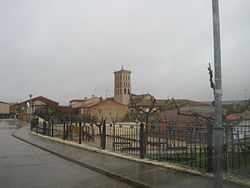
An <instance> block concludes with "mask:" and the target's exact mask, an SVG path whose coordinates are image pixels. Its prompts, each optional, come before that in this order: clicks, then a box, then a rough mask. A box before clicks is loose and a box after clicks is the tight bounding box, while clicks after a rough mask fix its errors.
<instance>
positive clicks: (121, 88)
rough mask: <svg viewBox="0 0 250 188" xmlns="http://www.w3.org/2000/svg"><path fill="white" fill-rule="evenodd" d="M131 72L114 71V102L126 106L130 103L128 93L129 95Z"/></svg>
mask: <svg viewBox="0 0 250 188" xmlns="http://www.w3.org/2000/svg"><path fill="white" fill-rule="evenodd" d="M130 74H131V71H128V70H124V69H123V67H122V68H121V70H119V71H114V76H115V81H114V100H115V101H116V102H119V103H122V104H125V105H128V104H129V102H130V98H129V93H131V77H130Z"/></svg>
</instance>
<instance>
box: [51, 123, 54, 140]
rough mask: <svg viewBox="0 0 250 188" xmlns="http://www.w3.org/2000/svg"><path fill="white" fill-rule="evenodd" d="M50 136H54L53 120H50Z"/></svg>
mask: <svg viewBox="0 0 250 188" xmlns="http://www.w3.org/2000/svg"><path fill="white" fill-rule="evenodd" d="M51 137H54V123H53V120H51Z"/></svg>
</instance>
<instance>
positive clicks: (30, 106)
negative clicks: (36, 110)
mask: <svg viewBox="0 0 250 188" xmlns="http://www.w3.org/2000/svg"><path fill="white" fill-rule="evenodd" d="M32 96H33V95H32V94H29V97H30V105H29V108H30V109H29V112H30V121H31V119H32V113H33V112H32V105H31V98H32Z"/></svg>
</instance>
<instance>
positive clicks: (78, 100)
mask: <svg viewBox="0 0 250 188" xmlns="http://www.w3.org/2000/svg"><path fill="white" fill-rule="evenodd" d="M86 100H87V99H72V100H71V101H69V103H72V102H84V101H86Z"/></svg>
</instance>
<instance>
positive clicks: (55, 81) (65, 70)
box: [0, 0, 250, 104]
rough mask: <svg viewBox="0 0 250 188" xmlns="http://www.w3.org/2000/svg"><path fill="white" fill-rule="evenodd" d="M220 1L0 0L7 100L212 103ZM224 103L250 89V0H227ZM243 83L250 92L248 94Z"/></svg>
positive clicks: (2, 94)
mask: <svg viewBox="0 0 250 188" xmlns="http://www.w3.org/2000/svg"><path fill="white" fill-rule="evenodd" d="M211 2H212V0H174V1H173V0H0V71H1V74H0V81H1V87H0V88H1V89H0V101H7V102H16V101H18V102H20V101H21V100H26V99H27V98H28V94H30V93H31V94H33V95H35V96H40V95H41V96H45V97H48V98H50V99H52V100H56V101H58V102H60V103H61V104H67V103H68V101H69V100H70V99H73V98H83V97H85V96H86V97H90V96H91V95H92V94H95V95H97V96H103V97H106V90H108V91H107V94H108V96H109V97H110V96H113V87H114V86H113V79H114V76H113V71H114V70H119V69H120V68H121V66H122V65H123V66H124V68H125V69H129V70H131V71H132V76H131V77H132V92H133V93H137V94H141V93H152V94H154V95H155V96H156V98H167V97H175V98H186V99H193V100H211V99H212V98H213V93H212V90H211V89H210V88H209V82H208V74H207V65H208V63H209V62H211V63H212V65H213V35H212V10H211ZM220 16H221V42H222V44H221V46H222V69H223V70H222V76H223V77H222V79H223V86H222V87H223V99H224V100H228V99H244V98H245V94H248V96H249V94H250V73H249V70H250V64H249V63H250V0H226V1H225V0H224V1H222V0H220ZM244 89H248V91H247V92H244Z"/></svg>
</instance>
